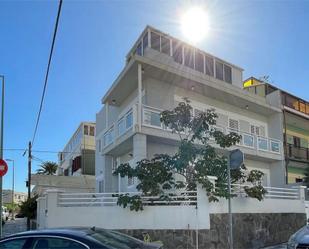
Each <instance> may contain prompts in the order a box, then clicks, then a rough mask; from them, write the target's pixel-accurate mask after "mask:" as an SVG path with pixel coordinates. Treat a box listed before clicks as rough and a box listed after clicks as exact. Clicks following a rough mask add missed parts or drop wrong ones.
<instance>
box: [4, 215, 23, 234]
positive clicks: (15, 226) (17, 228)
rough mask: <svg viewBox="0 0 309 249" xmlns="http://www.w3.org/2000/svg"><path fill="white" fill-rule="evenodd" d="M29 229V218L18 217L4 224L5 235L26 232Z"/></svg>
mask: <svg viewBox="0 0 309 249" xmlns="http://www.w3.org/2000/svg"><path fill="white" fill-rule="evenodd" d="M26 230H27V219H26V218H16V219H15V220H8V221H6V223H5V224H4V226H3V237H6V236H9V235H11V234H14V233H19V232H24V231H26Z"/></svg>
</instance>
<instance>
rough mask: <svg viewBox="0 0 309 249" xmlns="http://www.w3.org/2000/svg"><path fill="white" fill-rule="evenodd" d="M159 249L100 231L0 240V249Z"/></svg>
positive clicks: (48, 231) (41, 232) (30, 234)
mask: <svg viewBox="0 0 309 249" xmlns="http://www.w3.org/2000/svg"><path fill="white" fill-rule="evenodd" d="M12 248H14V249H59V248H61V249H73V248H74V249H94V248H95V249H162V248H163V247H162V245H158V244H155V243H145V242H143V241H141V240H138V239H135V238H133V237H130V236H128V235H125V234H122V233H119V232H116V231H110V230H105V229H99V228H95V227H93V228H84V227H81V228H58V229H46V230H36V231H29V232H23V233H18V234H15V235H12V236H9V237H6V238H3V239H1V240H0V249H12Z"/></svg>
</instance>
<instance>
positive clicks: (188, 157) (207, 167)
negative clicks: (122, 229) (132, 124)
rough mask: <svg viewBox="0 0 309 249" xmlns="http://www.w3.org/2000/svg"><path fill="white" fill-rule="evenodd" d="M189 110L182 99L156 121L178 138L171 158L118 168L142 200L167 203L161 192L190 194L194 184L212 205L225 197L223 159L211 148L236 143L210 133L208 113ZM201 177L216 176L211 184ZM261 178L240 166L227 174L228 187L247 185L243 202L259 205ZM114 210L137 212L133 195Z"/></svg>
mask: <svg viewBox="0 0 309 249" xmlns="http://www.w3.org/2000/svg"><path fill="white" fill-rule="evenodd" d="M192 113H193V108H192V107H191V105H190V102H189V100H188V99H184V101H183V102H181V103H179V104H178V106H177V107H175V108H174V109H173V110H170V111H169V110H167V111H163V112H162V113H161V122H162V123H163V125H164V126H165V127H168V128H169V129H171V130H172V132H173V133H176V134H178V136H179V145H178V150H177V152H176V153H175V154H174V155H168V154H159V155H155V156H154V158H152V159H143V160H141V161H139V162H137V163H136V166H135V167H132V166H131V165H129V164H128V163H125V164H121V165H120V166H119V167H118V168H117V169H116V171H115V172H114V174H115V175H117V174H120V176H121V177H125V176H127V177H136V178H137V179H138V180H139V183H138V184H137V186H136V188H137V190H139V191H141V192H142V194H143V195H144V196H160V199H162V200H169V197H170V196H169V194H167V191H170V190H172V189H183V190H187V191H192V190H196V188H197V184H200V185H201V186H202V188H203V189H205V190H206V193H207V196H208V199H209V201H218V200H219V198H220V197H223V198H229V197H231V198H232V197H234V196H236V195H235V194H232V195H231V196H230V195H229V192H228V189H227V158H226V156H225V155H223V154H220V153H219V152H218V150H217V149H215V148H214V147H213V146H211V143H216V144H218V145H219V146H220V147H221V148H229V147H231V146H233V145H235V144H236V143H238V142H239V141H240V139H241V136H240V135H238V134H237V133H235V132H231V133H229V134H224V133H223V132H221V131H220V130H218V129H216V128H215V125H216V119H217V117H218V116H217V114H216V113H215V110H213V109H210V110H207V111H205V112H199V113H198V114H197V115H193V114H192ZM207 176H216V177H217V180H216V184H215V185H214V184H213V183H212V182H211V181H210V180H209V179H208V177H207ZM262 177H263V173H262V172H261V171H258V170H253V171H248V170H247V169H246V167H245V166H242V167H241V168H240V169H235V170H231V178H232V184H233V183H240V184H241V183H245V182H249V183H251V184H252V186H250V187H246V188H245V189H244V191H245V193H246V195H247V196H248V197H253V198H257V199H258V200H262V199H263V196H264V194H265V193H266V191H265V189H264V188H263V187H262V185H261V184H262ZM118 205H120V206H123V207H127V206H128V207H130V209H131V210H135V211H138V210H143V202H142V200H141V198H140V196H139V195H134V196H129V195H120V196H119V197H118Z"/></svg>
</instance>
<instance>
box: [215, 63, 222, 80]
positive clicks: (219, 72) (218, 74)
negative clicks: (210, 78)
mask: <svg viewBox="0 0 309 249" xmlns="http://www.w3.org/2000/svg"><path fill="white" fill-rule="evenodd" d="M216 78H217V79H218V80H223V63H221V62H219V61H216Z"/></svg>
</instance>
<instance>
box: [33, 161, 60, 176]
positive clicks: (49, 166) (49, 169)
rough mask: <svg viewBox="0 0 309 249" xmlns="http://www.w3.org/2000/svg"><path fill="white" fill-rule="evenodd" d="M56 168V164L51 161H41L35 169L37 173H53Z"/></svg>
mask: <svg viewBox="0 0 309 249" xmlns="http://www.w3.org/2000/svg"><path fill="white" fill-rule="evenodd" d="M57 168H58V164H57V163H55V162H51V161H46V162H43V163H42V164H41V165H40V169H38V170H37V171H36V173H37V174H38V175H55V174H56V171H57Z"/></svg>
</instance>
